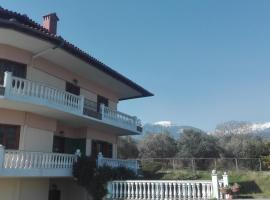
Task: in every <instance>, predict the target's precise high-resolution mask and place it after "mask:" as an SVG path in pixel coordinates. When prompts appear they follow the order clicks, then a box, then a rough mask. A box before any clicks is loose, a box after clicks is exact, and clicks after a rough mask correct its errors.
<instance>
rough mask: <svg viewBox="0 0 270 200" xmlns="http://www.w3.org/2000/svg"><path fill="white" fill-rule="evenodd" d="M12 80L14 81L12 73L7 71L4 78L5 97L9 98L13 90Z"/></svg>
mask: <svg viewBox="0 0 270 200" xmlns="http://www.w3.org/2000/svg"><path fill="white" fill-rule="evenodd" d="M11 79H12V72H8V71H5V77H4V87H5V96H9V92H10V88H11Z"/></svg>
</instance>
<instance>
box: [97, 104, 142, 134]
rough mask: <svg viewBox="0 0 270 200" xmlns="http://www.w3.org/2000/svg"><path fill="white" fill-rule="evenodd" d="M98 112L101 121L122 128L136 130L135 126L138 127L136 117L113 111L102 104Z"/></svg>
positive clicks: (138, 122) (138, 123)
mask: <svg viewBox="0 0 270 200" xmlns="http://www.w3.org/2000/svg"><path fill="white" fill-rule="evenodd" d="M100 112H101V116H102V120H104V121H107V122H108V123H112V124H117V125H118V126H120V127H122V128H127V129H132V130H137V126H140V121H139V120H138V119H137V117H132V116H130V115H127V114H125V113H122V112H119V111H117V110H113V109H111V108H109V107H107V106H105V105H104V104H101V106H100Z"/></svg>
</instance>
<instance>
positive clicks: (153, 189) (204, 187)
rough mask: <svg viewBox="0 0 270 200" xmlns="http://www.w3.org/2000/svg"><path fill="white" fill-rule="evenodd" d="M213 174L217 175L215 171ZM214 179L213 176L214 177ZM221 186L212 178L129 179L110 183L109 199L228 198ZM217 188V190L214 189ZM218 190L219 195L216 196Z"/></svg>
mask: <svg viewBox="0 0 270 200" xmlns="http://www.w3.org/2000/svg"><path fill="white" fill-rule="evenodd" d="M213 176H216V174H215V173H213ZM212 180H213V178H212ZM224 181H228V178H227V175H226V174H224V175H223V180H219V186H220V187H222V186H225V185H228V183H227V182H226V183H224ZM219 186H218V185H216V184H215V183H213V181H211V180H205V181H203V180H194V181H193V180H183V181H180V180H179V181H178V180H176V181H159V180H127V181H111V182H109V183H108V195H107V198H109V199H161V200H162V199H210V198H217V199H219V198H220V199H223V198H227V197H226V196H223V195H222V194H221V193H220V192H219ZM214 190H216V191H214ZM215 192H217V195H218V196H215Z"/></svg>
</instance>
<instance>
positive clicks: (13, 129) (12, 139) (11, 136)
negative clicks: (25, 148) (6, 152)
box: [0, 124, 20, 149]
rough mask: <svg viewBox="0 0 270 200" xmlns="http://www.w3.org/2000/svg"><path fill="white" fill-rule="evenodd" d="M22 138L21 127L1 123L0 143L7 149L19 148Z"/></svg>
mask: <svg viewBox="0 0 270 200" xmlns="http://www.w3.org/2000/svg"><path fill="white" fill-rule="evenodd" d="M19 139H20V127H19V126H12V125H1V124H0V144H2V145H4V146H5V148H6V149H18V148H19Z"/></svg>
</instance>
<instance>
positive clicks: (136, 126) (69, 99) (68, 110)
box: [0, 72, 142, 135]
mask: <svg viewBox="0 0 270 200" xmlns="http://www.w3.org/2000/svg"><path fill="white" fill-rule="evenodd" d="M0 96H3V98H2V100H4V101H3V103H2V104H1V107H2V106H3V107H4V108H9V109H14V108H15V109H18V110H23V111H29V112H34V113H37V114H43V115H48V116H50V117H52V116H53V117H56V118H58V119H60V120H62V119H63V120H67V122H68V123H74V124H81V125H90V124H93V125H96V126H100V127H102V126H104V125H105V126H107V127H113V128H114V130H115V132H118V133H119V134H120V135H126V134H127V135H128V134H131V135H132V134H139V133H141V131H142V128H141V123H140V120H138V119H137V117H133V116H129V115H127V114H125V113H121V112H118V111H116V110H112V109H111V108H109V107H106V106H104V105H101V106H100V109H97V103H96V102H92V101H90V100H88V99H86V98H85V97H83V96H77V95H74V94H71V93H69V92H66V91H64V90H60V89H58V88H54V87H52V86H49V85H47V84H44V83H41V82H36V81H30V80H27V79H22V78H18V77H15V76H12V74H11V73H10V72H5V77H4V85H3V87H0ZM5 100H7V101H5ZM98 110H99V112H98ZM70 114H71V115H70ZM71 116H72V117H71ZM110 130H112V131H113V129H112V128H111V129H110ZM121 130H122V131H121Z"/></svg>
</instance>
